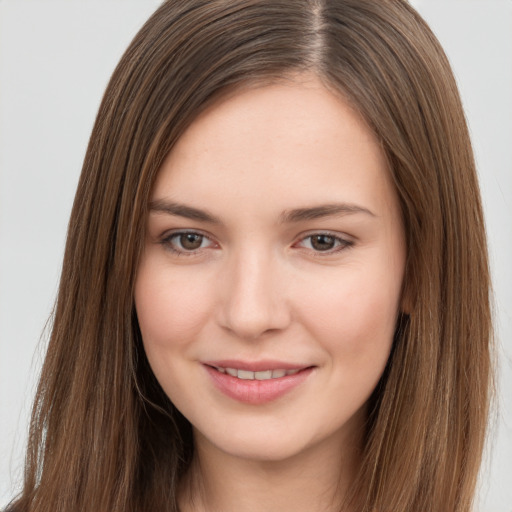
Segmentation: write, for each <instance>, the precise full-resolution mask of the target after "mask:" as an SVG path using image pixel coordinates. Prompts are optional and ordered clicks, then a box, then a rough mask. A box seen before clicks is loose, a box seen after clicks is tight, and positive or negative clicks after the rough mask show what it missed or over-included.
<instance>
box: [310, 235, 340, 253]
mask: <svg viewBox="0 0 512 512" xmlns="http://www.w3.org/2000/svg"><path fill="white" fill-rule="evenodd" d="M310 239H311V247H312V248H313V249H315V251H329V250H331V249H334V247H335V246H336V238H335V237H334V236H330V235H313V236H311V237H310Z"/></svg>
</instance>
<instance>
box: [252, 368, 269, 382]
mask: <svg viewBox="0 0 512 512" xmlns="http://www.w3.org/2000/svg"><path fill="white" fill-rule="evenodd" d="M254 378H255V379H256V380H268V379H271V378H272V370H267V371H264V372H254Z"/></svg>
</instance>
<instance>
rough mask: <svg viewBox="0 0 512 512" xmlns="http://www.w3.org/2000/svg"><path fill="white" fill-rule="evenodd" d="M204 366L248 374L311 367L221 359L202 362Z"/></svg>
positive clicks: (271, 360)
mask: <svg viewBox="0 0 512 512" xmlns="http://www.w3.org/2000/svg"><path fill="white" fill-rule="evenodd" d="M203 364H204V365H208V366H217V367H221V368H236V369H237V370H247V371H250V372H262V371H265V370H303V369H305V368H308V367H309V366H311V365H304V364H294V363H286V362H284V361H277V360H275V359H265V360H262V361H252V362H250V361H240V360H237V359H222V360H221V361H203Z"/></svg>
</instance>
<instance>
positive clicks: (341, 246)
mask: <svg viewBox="0 0 512 512" xmlns="http://www.w3.org/2000/svg"><path fill="white" fill-rule="evenodd" d="M184 235H194V236H198V237H201V245H202V244H203V242H204V241H205V240H209V241H210V242H212V243H214V242H213V241H212V240H211V238H210V237H208V236H207V235H205V234H204V233H201V232H200V231H194V230H188V231H174V232H172V233H170V234H168V235H167V236H165V237H164V238H162V240H161V241H160V244H161V245H163V246H164V247H165V248H166V249H167V250H168V251H170V252H172V253H174V254H176V255H177V256H185V257H192V256H197V255H199V254H200V253H202V252H203V251H204V250H205V249H207V248H208V247H201V246H200V247H198V248H197V249H192V250H187V249H184V248H182V249H177V248H176V247H174V245H173V239H176V238H178V239H179V237H181V236H184ZM315 236H316V237H321V236H325V237H329V238H331V239H333V241H334V243H335V246H334V248H332V249H327V250H325V251H321V250H315V249H314V248H313V247H310V248H304V249H306V250H308V251H312V253H313V254H314V255H315V256H318V257H322V256H329V255H332V254H336V253H338V252H341V251H343V250H346V249H349V248H351V247H352V246H353V245H354V242H353V241H351V240H347V239H345V238H342V237H340V236H339V235H335V234H333V233H330V232H328V231H315V232H313V233H309V234H306V235H305V236H302V237H301V238H300V239H299V240H298V241H297V242H295V243H294V244H293V246H296V245H297V244H299V243H302V242H304V241H306V240H310V245H311V239H312V238H313V237H315Z"/></svg>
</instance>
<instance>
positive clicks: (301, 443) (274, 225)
mask: <svg viewBox="0 0 512 512" xmlns="http://www.w3.org/2000/svg"><path fill="white" fill-rule="evenodd" d="M404 246H405V244H404V233H403V227H402V223H401V217H400V212H399V206H398V202H397V198H396V194H395V190H394V187H393V185H392V182H391V178H390V173H389V169H388V168H387V166H386V161H385V158H384V155H383V152H382V150H381V148H380V146H379V144H378V142H377V140H376V139H375V137H374V135H373V134H372V132H371V131H370V130H369V128H368V127H367V126H366V124H365V123H364V121H363V120H362V119H361V117H360V116H359V115H358V114H357V113H356V112H355V111H354V110H352V109H351V108H350V107H349V106H348V104H347V103H346V102H344V101H343V100H342V99H340V98H339V97H338V96H335V95H334V94H332V93H331V92H329V91H328V90H327V89H326V88H324V87H323V86H322V85H321V83H320V82H319V81H317V80H316V79H315V78H313V77H308V78H304V79H303V80H295V81H290V82H286V83H284V82H283V83H280V84H273V85H268V86H264V87H259V88H252V89H251V88H249V89H245V90H241V91H238V92H236V93H233V94H231V95H230V96H229V97H226V98H223V99H222V100H220V101H219V102H218V103H217V104H215V105H214V106H213V107H210V108H209V109H208V110H207V111H205V112H204V113H202V114H201V115H200V116H199V118H197V119H196V120H195V121H194V123H193V124H192V125H191V126H190V127H189V129H188V130H187V131H186V132H185V134H184V135H183V136H182V137H181V138H180V140H179V141H178V143H177V145H176V146H175V147H174V148H173V150H172V151H171V153H170V154H169V155H168V157H167V159H166V161H165V162H164V164H163V166H162V168H161V170H160V172H159V175H158V177H157V180H156V183H155V186H154V189H153V191H152V197H151V204H150V213H149V217H148V219H147V239H146V242H145V250H144V254H143V256H142V260H141V263H140V267H139V269H138V275H137V281H136V290H135V303H136V310H137V315H138V319H139V324H140V329H141V333H142V337H143V343H144V347H145V351H146V354H147V357H148V360H149V363H150V365H151V368H152V369H153V371H154V373H155V375H156V378H157V379H158V381H159V382H160V384H161V386H162V388H163V389H164V391H165V392H166V393H167V395H168V396H169V398H170V399H171V400H172V402H173V403H174V404H175V405H176V407H177V408H178V409H179V410H180V411H181V412H182V413H183V414H184V416H185V417H186V418H188V420H189V421H190V422H191V424H192V425H193V428H194V431H195V433H196V435H197V438H198V439H199V440H200V441H199V442H200V443H203V444H204V445H209V446H211V447H214V448H215V449H216V450H220V451H222V452H223V453H226V454H230V455H232V456H236V457H244V458H252V459H258V460H274V459H275V460H278V459H279V460H282V459H285V458H287V457H291V456H293V455H296V454H299V453H301V452H304V451H305V450H308V449H313V448H314V447H315V446H320V445H321V444H322V443H331V442H333V443H334V442H335V443H338V444H339V443H340V442H341V443H343V442H344V441H343V440H347V439H349V438H351V436H353V435H354V433H355V432H358V431H359V432H360V431H361V430H362V428H363V422H364V420H365V404H366V402H367V400H368V398H369V396H370V394H371V393H372V391H373V389H374V388H375V386H376V384H377V382H378V380H379V378H380V376H381V375H382V372H383V370H384V367H385V365H386V361H387V359H388V356H389V353H390V349H391V344H392V340H393V334H394V331H395V326H396V320H397V315H398V312H399V310H400V293H401V285H402V277H403V270H404V261H405V249H404Z"/></svg>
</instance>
